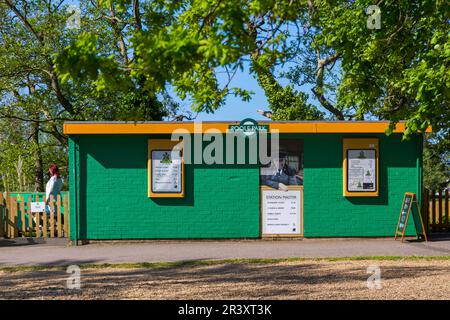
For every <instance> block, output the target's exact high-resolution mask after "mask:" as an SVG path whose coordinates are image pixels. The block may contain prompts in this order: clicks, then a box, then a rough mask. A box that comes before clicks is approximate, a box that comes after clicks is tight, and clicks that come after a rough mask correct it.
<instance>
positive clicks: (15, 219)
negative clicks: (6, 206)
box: [11, 197, 19, 238]
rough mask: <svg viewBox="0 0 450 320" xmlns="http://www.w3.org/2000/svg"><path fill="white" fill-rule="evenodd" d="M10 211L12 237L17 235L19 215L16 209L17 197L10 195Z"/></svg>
mask: <svg viewBox="0 0 450 320" xmlns="http://www.w3.org/2000/svg"><path fill="white" fill-rule="evenodd" d="M11 213H12V221H13V225H12V227H13V235H14V238H17V237H19V215H18V210H17V197H11Z"/></svg>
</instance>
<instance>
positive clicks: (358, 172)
mask: <svg viewBox="0 0 450 320" xmlns="http://www.w3.org/2000/svg"><path fill="white" fill-rule="evenodd" d="M378 163H379V141H378V139H377V138H348V139H347V138H346V139H344V140H343V166H342V171H343V177H344V180H343V181H344V185H343V195H344V196H345V197H377V196H379V193H380V191H379V185H380V183H379V172H378V171H379V164H378Z"/></svg>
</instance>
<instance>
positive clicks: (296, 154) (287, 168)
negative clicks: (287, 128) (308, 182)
mask: <svg viewBox="0 0 450 320" xmlns="http://www.w3.org/2000/svg"><path fill="white" fill-rule="evenodd" d="M270 154H271V160H270V163H269V164H267V165H265V166H262V167H261V173H260V174H261V185H262V186H268V187H271V188H273V189H275V190H282V191H287V190H288V186H301V185H303V142H302V141H301V140H293V139H292V140H290V139H280V143H279V149H278V150H273V152H272V151H271V152H270Z"/></svg>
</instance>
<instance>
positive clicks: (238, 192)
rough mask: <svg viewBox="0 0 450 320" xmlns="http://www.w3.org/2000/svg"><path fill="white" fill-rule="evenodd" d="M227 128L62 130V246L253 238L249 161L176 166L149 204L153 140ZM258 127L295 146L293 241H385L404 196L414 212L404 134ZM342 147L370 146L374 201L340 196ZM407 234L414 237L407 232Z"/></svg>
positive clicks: (255, 175) (258, 217) (413, 179)
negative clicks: (179, 189)
mask: <svg viewBox="0 0 450 320" xmlns="http://www.w3.org/2000/svg"><path fill="white" fill-rule="evenodd" d="M230 124H235V123H233V122H227V123H225V122H215V123H203V128H202V129H200V130H201V132H199V131H198V130H199V129H198V128H196V127H194V124H193V123H185V122H182V123H179V122H178V123H170V122H145V123H120V122H113V123H111V122H107V123H105V122H96V123H86V122H69V123H66V124H65V125H64V130H65V133H66V134H68V135H69V166H70V208H71V217H70V229H71V233H70V236H71V240H75V241H78V240H84V239H86V240H94V239H99V240H100V239H192V238H260V237H262V236H263V226H262V224H263V221H262V220H263V214H262V210H263V209H262V207H263V205H262V192H263V190H264V188H263V187H261V179H260V177H261V165H260V164H251V163H249V161H248V159H247V160H246V162H245V163H244V164H212V165H208V164H205V163H201V164H188V163H185V164H184V170H183V172H182V174H183V181H184V185H183V195H182V196H180V197H171V196H170V195H169V196H168V197H151V196H149V184H150V183H151V182H150V180H149V148H151V147H152V145H151V144H152V142H151V141H152V139H159V140H164V139H165V140H170V133H171V132H173V130H174V129H180V128H182V129H184V130H186V131H188V132H190V133H192V135H191V137H194V136H195V135H196V134H197V135H198V134H202V133H204V132H205V131H206V130H208V129H210V128H216V129H217V130H218V131H220V132H223V133H225V132H227V130H228V128H229V127H230ZM265 125H268V126H269V131H270V132H272V131H273V130H279V133H280V141H283V139H285V140H286V141H290V142H289V143H290V145H291V146H293V147H295V145H296V144H297V143H296V142H297V141H298V145H301V155H300V157H298V158H295V159H297V160H296V161H297V162H296V163H297V169H298V172H300V167H301V176H299V175H297V177H298V179H299V180H297V181H301V192H302V196H301V202H300V203H299V207H300V216H301V222H300V226H299V229H301V232H300V231H299V232H298V234H299V235H301V236H304V237H372V236H373V237H375V236H393V235H394V232H395V228H396V225H397V221H398V215H399V209H400V206H401V203H402V199H403V195H404V193H405V192H414V193H416V194H417V195H418V198H419V202H420V196H421V190H422V145H423V144H422V135H415V136H413V137H411V139H409V140H406V141H402V131H403V130H404V125H403V124H399V125H398V126H397V129H396V131H395V132H394V133H393V134H392V135H390V136H386V135H385V134H384V131H385V129H386V128H387V125H388V124H387V123H385V122H356V123H342V122H331V123H330V122H266V123H265ZM345 139H349V140H350V141H353V140H352V139H356V140H355V141H365V139H373V140H376V141H377V143H378V145H377V155H376V159H377V161H378V165H377V167H376V174H377V179H376V183H375V184H376V187H374V189H376V193H377V194H376V195H373V194H371V193H370V192H368V193H367V195H368V196H365V195H364V194H365V193H364V192H363V193H362V194H361V195H362V196H361V195H359V196H348V195H347V196H346V195H344V194H343V188H344V189H345V188H346V187H345V183H346V181H344V180H346V179H347V178H346V176H345V174H344V173H343V171H345V170H346V169H345V168H344V166H343V159H344V158H345V154H344V153H345V151H344V140H345ZM358 139H362V140H358ZM202 145H203V148H205V147H206V146H207V145H208V143H207V142H203V143H202ZM185 147H186V146H185ZM191 148H192V150H194V144H192V146H191ZM193 152H194V151H193ZM282 152H284V151H282ZM248 153H249V151H248V152H247V154H246V156H247V158H248V157H249V154H248ZM295 159H294V160H295ZM300 162H301V164H299V163H300ZM346 172H347V171H346ZM155 179H156V178H155ZM152 181H153V180H152ZM369 185H370V184H369ZM370 187H372V186H371V185H370ZM294 189H295V190H297V189H298V188H296V187H294ZM372 191H373V190H372ZM277 192H279V194H281V195H283V191H277ZM264 223H265V222H264ZM406 234H408V235H414V234H415V231H414V227H413V225H412V223H409V225H408V228H407V231H406Z"/></svg>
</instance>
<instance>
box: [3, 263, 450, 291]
mask: <svg viewBox="0 0 450 320" xmlns="http://www.w3.org/2000/svg"><path fill="white" fill-rule="evenodd" d="M369 266H375V267H379V268H380V272H381V286H382V288H381V289H379V290H377V289H368V287H367V278H368V277H369V276H370V274H368V273H367V268H368V267H369ZM67 277H68V274H66V273H65V271H64V270H49V269H47V270H39V271H15V272H11V271H0V279H1V281H0V299H449V297H450V261H449V260H430V261H427V260H395V261H386V260H384V261H371V260H361V261H360V260H352V261H341V260H339V261H334V262H332V261H317V260H305V261H289V262H279V263H216V264H212V265H198V266H184V267H172V268H159V269H154V268H151V269H144V268H103V269H99V268H94V269H82V270H81V289H80V290H69V289H66V280H67Z"/></svg>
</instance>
